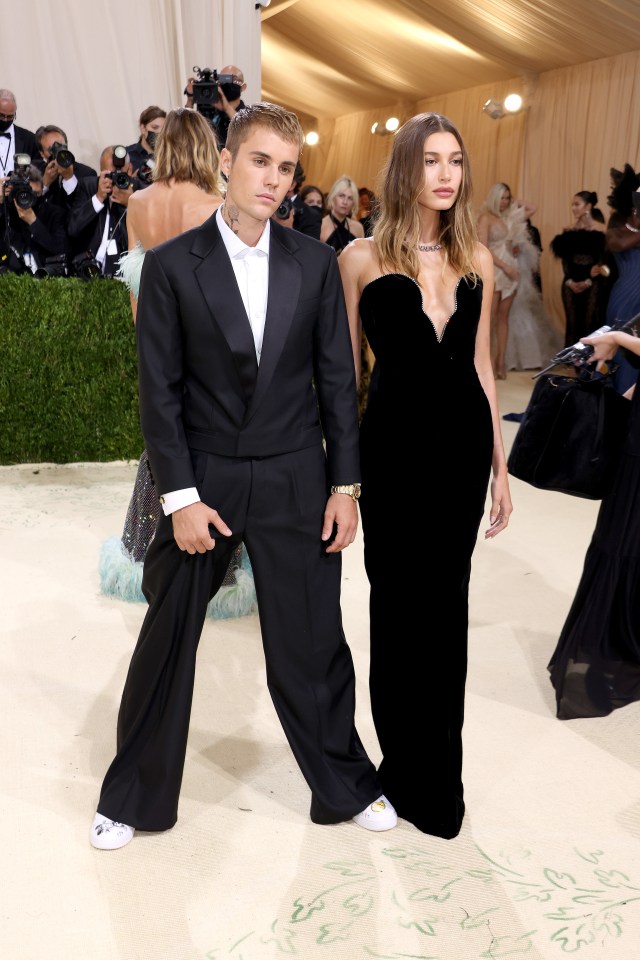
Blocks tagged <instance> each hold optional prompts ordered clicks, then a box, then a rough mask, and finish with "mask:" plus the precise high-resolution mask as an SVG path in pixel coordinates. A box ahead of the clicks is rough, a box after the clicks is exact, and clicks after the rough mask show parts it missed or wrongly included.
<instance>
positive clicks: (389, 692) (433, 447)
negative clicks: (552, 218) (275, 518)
mask: <svg viewBox="0 0 640 960" xmlns="http://www.w3.org/2000/svg"><path fill="white" fill-rule="evenodd" d="M481 303H482V284H481V282H478V284H477V286H475V287H474V286H472V284H471V282H469V281H467V280H465V279H464V278H463V279H461V280H460V281H459V282H458V286H457V289H456V297H455V303H454V311H453V313H452V314H451V316H450V317H449V320H448V322H447V324H446V325H445V327H444V331H443V333H442V335H441V337H440V338H438V334H437V331H436V329H435V327H434V325H433V323H432V322H431V320H430V319H429V317H428V316H427V315H426V314H425V313H424V310H423V304H422V292H421V290H420V287H419V286H418V284H417V283H416V282H415V281H414V280H412V279H411V278H410V277H408V276H406V275H404V274H385V275H384V276H381V277H378V278H377V279H376V280H374V281H372V282H371V283H369V284H368V285H367V286H366V287H365V289H364V290H363V292H362V297H361V299H360V316H361V318H362V323H363V326H364V330H365V333H366V335H367V338H368V340H369V343H370V344H371V349H372V350H373V352H374V354H375V357H376V363H375V367H374V376H373V378H372V383H371V388H370V392H369V400H368V404H367V408H366V411H365V414H364V416H363V419H362V423H361V428H360V453H361V461H362V496H361V499H360V507H361V514H362V530H363V537H364V560H365V567H366V571H367V576H368V578H369V583H370V587H371V589H370V632H371V661H370V691H371V707H372V713H373V720H374V724H375V728H376V733H377V736H378V740H379V743H380V747H381V750H382V754H383V759H382V763H381V765H380V769H379V771H378V773H379V777H380V780H381V783H382V787H383V789H384V793H385V795H386V796H387V797H388V798H389V800H390V801H391V803H393V805H394V806H395V808H396V810H397V812H398V815H399V816H400V817H402V818H403V819H405V820H409V821H411V822H412V823H413V824H414V825H415V826H416V827H418V829H419V830H422V831H423V832H424V833H429V834H432V835H434V836H438V837H445V838H451V837H455V836H456V835H457V834H458V832H459V831H460V827H461V825H462V818H463V816H464V800H463V788H462V724H463V718H464V690H465V681H466V673H467V629H468V595H469V575H470V571H471V556H472V553H473V550H474V547H475V544H476V539H477V535H478V529H479V525H480V522H481V519H482V515H483V512H484V508H485V502H486V496H487V488H488V483H489V476H490V471H491V458H492V451H493V425H492V421H491V410H490V407H489V402H488V400H487V397H486V394H485V392H484V390H483V389H482V386H481V384H480V381H479V379H478V375H477V373H476V370H475V366H474V351H475V338H476V331H477V328H478V321H479V319H480V308H481ZM399 583H401V584H402V586H401V589H400V588H399ZM416 623H417V626H416Z"/></svg>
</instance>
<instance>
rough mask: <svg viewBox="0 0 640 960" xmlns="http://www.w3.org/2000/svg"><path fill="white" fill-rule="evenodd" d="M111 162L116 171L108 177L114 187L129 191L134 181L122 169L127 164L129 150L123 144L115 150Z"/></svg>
mask: <svg viewBox="0 0 640 960" xmlns="http://www.w3.org/2000/svg"><path fill="white" fill-rule="evenodd" d="M111 162H112V163H113V166H114V167H115V168H116V169H115V170H112V171H111V173H108V174H107V177H108V178H109V180H111V183H112V184H113V185H114V187H118V189H119V190H128V189H129V187H130V186H131V184H132V183H133V180H132V179H131V177H130V176H129V174H128V173H125V172H124V170H123V169H122V168H123V167H124V165H125V163H126V162H127V148H126V147H125V146H123V145H122V144H121V143H119V144H118V145H117V146H116V147H114V148H113V152H112V154H111Z"/></svg>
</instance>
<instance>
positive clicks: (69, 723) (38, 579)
mask: <svg viewBox="0 0 640 960" xmlns="http://www.w3.org/2000/svg"><path fill="white" fill-rule="evenodd" d="M498 387H499V393H500V406H501V411H502V412H503V413H506V412H509V411H521V410H523V409H524V406H525V404H526V400H527V397H528V393H529V391H530V388H531V379H530V375H529V374H527V373H516V374H513V373H512V374H510V375H509V377H508V379H507V381H506V382H504V383H499V385H498ZM516 429H517V424H512V423H506V422H505V423H504V434H505V439H506V441H507V444H509V443H510V442H511V440H512V439H513V436H514V435H515V432H516ZM460 437H461V442H464V423H461V424H460ZM135 468H136V465H135V464H131V463H127V464H125V463H114V464H74V465H66V466H53V465H47V464H43V465H35V466H33V465H23V466H18V467H2V468H0V506H1V509H2V516H3V519H2V522H1V524H0V526H1V528H2V543H3V549H2V553H1V559H0V564H1V568H0V572H1V576H2V583H3V588H4V589H3V598H4V599H3V605H2V606H3V617H2V625H1V629H2V644H1V647H0V690H1V701H0V702H1V703H2V709H3V716H4V720H3V723H2V732H1V734H0V738H1V740H0V746H1V756H2V768H1V770H2V772H1V777H2V782H1V787H0V800H1V802H2V817H1V818H0V842H1V848H0V849H1V851H2V879H3V882H2V901H1V904H0V914H1V918H2V919H1V922H0V957H1V958H2V960H76V958H78V960H80V958H81V960H225V958H231V960H267V958H269V960H272V958H286V957H296V958H300V960H316V958H328V960H359V958H381V960H400V958H403V960H404V958H413V960H476V958H478V960H480V958H491V960H493V958H521V957H526V958H531V960H534V958H535V960H539V958H544V960H547V958H558V960H560V958H566V957H568V956H577V957H578V958H580V960H637V958H638V957H640V899H639V898H640V769H639V768H640V738H639V737H638V721H639V720H640V712H639V711H640V707H636V706H631V707H627V708H625V709H624V710H621V711H618V712H617V713H615V714H613V715H612V716H610V717H608V718H604V719H598V720H576V721H569V722H567V721H565V722H560V721H558V720H556V719H555V716H554V701H553V696H552V689H551V686H550V683H549V680H548V677H547V671H546V664H547V661H548V659H549V656H550V654H551V652H552V650H553V647H554V644H555V641H556V638H557V635H558V632H559V629H560V627H561V625H562V622H563V619H564V616H565V614H566V612H567V610H568V607H569V604H570V601H571V598H572V594H573V591H574V590H575V587H576V585H577V581H578V578H579V575H580V570H581V566H582V560H583V556H584V552H585V549H586V546H587V544H588V541H589V538H590V536H591V531H592V529H593V525H594V522H595V517H596V512H597V508H598V504H595V503H593V502H589V501H582V500H578V499H574V498H570V497H565V496H563V495H561V494H550V493H542V492H540V491H535V490H533V489H530V488H528V487H526V486H525V485H524V484H521V483H519V482H518V481H513V487H512V492H513V498H514V501H515V512H514V515H513V519H512V523H511V526H510V529H509V530H508V531H507V532H506V533H504V534H503V535H501V536H500V537H498V539H497V540H495V541H490V542H485V541H484V540H483V539H482V538H481V539H480V540H479V542H478V547H477V550H476V553H475V556H474V565H473V574H472V590H471V625H470V663H469V680H468V696H467V712H466V722H465V739H464V742H465V769H464V781H465V790H466V798H467V805H468V814H467V817H466V819H465V823H464V826H463V830H462V833H461V835H460V836H459V837H458V838H457V839H456V840H453V841H444V840H439V839H434V838H431V837H428V836H425V835H423V834H421V833H419V832H418V831H417V830H415V829H414V828H413V827H412V826H411V825H410V824H408V823H406V822H403V821H401V822H400V825H399V826H398V828H397V829H396V830H394V831H391V832H389V833H386V834H379V835H376V834H371V833H368V832H366V831H363V830H361V829H359V828H358V827H356V826H355V825H353V824H350V823H349V824H340V825H338V826H335V827H320V826H315V825H314V824H312V823H311V822H310V821H309V819H308V807H309V793H308V789H307V787H306V784H305V783H304V781H303V779H302V777H301V775H300V773H299V772H298V769H297V767H296V765H295V763H294V761H293V759H292V757H291V754H290V751H289V748H288V746H287V744H286V742H285V740H284V737H283V734H282V732H281V729H280V726H279V724H278V722H277V719H276V717H275V713H274V711H273V708H272V705H271V701H270V698H269V696H268V693H267V691H266V687H265V680H264V667H263V659H262V652H261V646H260V636H259V630H258V621H257V617H256V616H251V617H247V618H243V619H240V620H231V621H224V622H211V621H208V622H207V624H206V626H205V630H204V634H203V637H202V643H201V647H200V653H199V667H198V674H197V683H196V691H195V701H194V709H193V716H192V724H191V735H190V740H189V750H188V754H187V763H186V768H185V776H184V782H183V789H182V795H181V805H180V819H179V821H178V824H177V826H176V827H175V828H174V829H173V830H171V831H169V832H167V833H165V834H156V835H151V834H146V835H139V836H136V838H135V839H134V841H133V843H131V844H130V845H129V846H128V847H126V848H125V849H123V850H120V851H116V852H110V853H105V852H99V851H95V850H93V849H92V848H91V847H90V846H89V843H88V829H89V824H90V821H91V818H92V816H93V812H94V808H95V805H96V801H97V796H98V790H99V786H100V782H101V779H102V776H103V774H104V772H105V769H106V767H107V765H108V763H109V761H110V759H111V757H112V754H113V750H114V741H115V721H116V711H117V707H118V702H119V697H120V692H121V689H122V685H123V682H124V677H125V673H126V669H127V665H128V661H129V657H130V653H131V649H132V647H133V645H134V643H135V640H136V636H137V632H138V628H139V625H140V622H141V620H142V617H143V614H144V610H143V607H142V605H131V604H126V603H123V602H120V601H115V600H111V599H108V598H106V597H103V596H101V594H100V592H99V586H98V576H97V559H98V552H99V548H100V544H101V542H102V540H104V539H105V538H106V537H108V536H111V535H112V534H114V533H119V532H120V529H121V526H122V522H123V519H124V514H125V510H126V506H127V502H128V498H129V493H130V490H131V485H132V483H133V479H134V475H135ZM442 496H443V503H444V504H446V506H447V508H448V509H455V504H449V503H448V502H447V492H446V489H443V492H442ZM424 507H425V505H424V504H420V503H419V502H418V501H415V502H412V503H407V504H403V505H402V508H403V511H405V512H403V514H402V515H400V516H398V517H397V518H396V519H397V523H398V526H400V527H403V528H404V530H405V535H406V536H407V537H409V536H411V511H412V510H414V509H424ZM482 530H484V525H483V528H482ZM427 551H430V552H431V554H432V561H433V563H434V564H435V565H436V566H437V558H438V544H437V543H431V544H425V553H426V552H427ZM401 557H402V541H401V539H399V540H398V558H399V560H401ZM406 602H410V603H414V604H415V612H416V621H417V623H418V624H420V626H419V628H418V629H417V631H416V642H417V643H418V642H429V640H430V611H429V609H428V608H425V607H424V606H423V605H422V604H421V600H420V598H419V597H414V598H407V599H406ZM343 609H344V621H345V628H346V632H347V637H348V639H349V642H350V645H351V648H352V650H353V654H354V659H355V663H356V670H357V675H358V727H359V731H360V734H361V737H362V739H363V740H364V742H365V744H366V746H367V748H368V749H369V752H370V754H371V757H372V759H374V760H378V759H379V751H378V746H377V742H376V739H375V734H374V731H373V727H372V723H371V719H370V717H369V712H368V692H367V667H368V654H367V630H368V612H367V583H366V578H365V574H364V568H363V563H362V550H361V541H358V542H356V544H354V545H353V546H352V547H351V548H350V550H348V551H347V552H346V553H345V555H344V589H343ZM433 639H434V640H436V639H437V640H438V642H446V637H445V638H442V637H440V638H433ZM390 642H393V638H392V637H390ZM410 669H411V662H410V661H408V662H407V670H410ZM408 734H409V735H411V736H414V737H415V738H416V742H417V743H419V744H421V747H420V749H419V751H418V752H417V753H416V789H417V790H419V789H422V790H424V791H428V790H430V789H432V788H433V786H434V785H433V784H432V783H431V782H430V777H429V731H428V730H427V729H425V730H422V731H420V730H418V731H410V732H408Z"/></svg>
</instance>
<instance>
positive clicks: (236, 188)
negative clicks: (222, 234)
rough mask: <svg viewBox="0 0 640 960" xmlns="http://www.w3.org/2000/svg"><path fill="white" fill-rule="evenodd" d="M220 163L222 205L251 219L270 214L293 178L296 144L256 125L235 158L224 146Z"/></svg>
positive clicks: (296, 152) (273, 211) (296, 158)
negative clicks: (224, 186) (224, 193)
mask: <svg viewBox="0 0 640 960" xmlns="http://www.w3.org/2000/svg"><path fill="white" fill-rule="evenodd" d="M220 159H221V167H222V170H223V172H224V174H225V175H226V176H227V177H228V180H229V182H228V184H227V196H226V200H225V207H226V209H227V211H228V212H230V211H231V208H232V207H236V208H237V210H238V211H239V212H240V213H243V214H245V216H247V217H249V218H251V219H253V220H254V221H260V222H265V221H266V220H268V219H269V217H271V216H273V214H274V213H275V212H276V210H277V209H278V207H279V206H280V204H281V203H282V201H283V199H284V197H285V195H286V193H287V191H288V190H289V189H290V187H291V184H292V182H293V175H294V173H295V169H296V163H297V162H298V146H297V144H294V143H290V142H289V141H288V140H283V139H282V138H281V137H280V136H278V134H277V133H274V132H273V131H272V130H268V129H264V128H263V127H255V128H254V129H253V130H252V132H251V133H250V134H249V136H248V137H247V139H246V140H245V141H244V142H243V143H241V144H240V147H239V148H238V152H237V154H236V156H235V158H232V157H231V153H230V152H229V151H228V150H227V148H226V147H224V148H223V150H222V153H221V157H220Z"/></svg>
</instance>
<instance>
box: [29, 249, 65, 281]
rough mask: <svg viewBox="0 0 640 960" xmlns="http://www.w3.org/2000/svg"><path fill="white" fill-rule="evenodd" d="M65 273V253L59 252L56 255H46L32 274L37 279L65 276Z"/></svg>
mask: <svg viewBox="0 0 640 960" xmlns="http://www.w3.org/2000/svg"><path fill="white" fill-rule="evenodd" d="M67 273H68V270H67V255H66V253H61V254H59V255H58V256H57V257H47V259H46V260H45V262H44V264H43V265H42V266H41V267H38V269H37V270H36V271H35V273H34V274H33V275H34V277H35V278H36V279H37V280H45V279H46V278H47V277H66V276H67Z"/></svg>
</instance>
